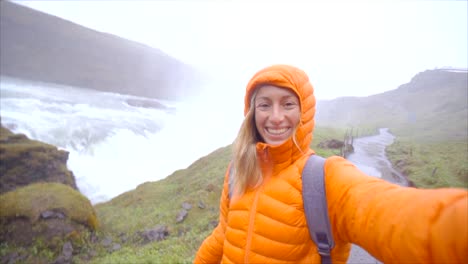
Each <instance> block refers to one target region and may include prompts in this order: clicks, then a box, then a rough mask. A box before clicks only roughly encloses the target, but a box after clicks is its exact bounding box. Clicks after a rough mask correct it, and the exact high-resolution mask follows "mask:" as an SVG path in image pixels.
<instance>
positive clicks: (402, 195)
mask: <svg viewBox="0 0 468 264" xmlns="http://www.w3.org/2000/svg"><path fill="white" fill-rule="evenodd" d="M265 83H268V84H271V85H275V86H280V87H286V88H290V89H291V90H293V91H294V92H295V93H296V94H297V95H298V97H299V99H300V102H301V112H302V115H301V124H300V126H299V128H298V130H297V132H296V137H297V139H298V143H299V145H300V147H301V149H302V151H300V150H298V149H297V148H296V147H295V145H294V143H293V142H292V140H291V139H290V140H288V141H286V142H285V143H283V144H282V145H279V146H271V145H267V144H265V143H257V154H258V159H259V161H260V163H261V167H262V172H263V177H264V180H263V183H262V185H261V186H259V187H257V188H255V189H253V190H248V191H246V193H245V194H244V195H242V196H240V197H236V196H234V197H232V198H231V199H230V198H229V197H228V192H229V191H228V183H227V178H228V177H227V176H228V171H229V170H228V171H227V172H226V177H225V181H224V188H223V193H222V195H221V202H220V219H219V224H218V226H217V227H216V228H215V229H214V231H213V233H212V234H211V235H210V236H209V237H208V238H206V239H205V241H204V242H203V244H202V245H201V247H200V249H199V251H198V253H197V255H196V257H195V261H194V262H195V263H220V262H221V263H231V262H234V263H320V256H319V254H318V252H317V247H316V246H315V244H314V243H313V242H312V240H311V238H310V235H309V231H308V229H307V223H306V219H305V214H304V207H303V202H302V181H301V174H302V169H303V167H304V165H305V162H306V160H307V157H308V156H309V155H310V154H312V153H313V151H312V150H311V149H310V147H309V146H310V143H311V140H312V131H313V127H314V114H315V98H314V95H313V88H312V85H311V84H310V83H309V80H308V77H307V75H306V74H305V73H304V72H303V71H301V70H299V69H297V68H294V67H291V66H286V65H275V66H271V67H268V68H265V69H263V70H261V71H260V72H258V73H257V74H256V75H255V76H254V77H253V78H252V79H251V81H250V82H249V84H248V85H247V92H246V96H245V112H247V110H248V109H249V107H250V105H249V103H250V102H249V99H250V95H251V93H252V91H253V90H254V89H255V88H256V87H258V85H261V84H265ZM324 170H325V182H326V187H325V188H326V195H327V201H328V211H329V216H330V222H331V226H332V232H333V236H334V239H335V243H336V245H335V247H334V249H333V250H332V261H333V263H346V260H347V259H348V256H349V250H350V246H351V244H350V243H355V244H357V245H360V246H361V247H363V248H364V249H366V250H367V251H368V252H369V253H370V254H372V255H373V256H374V257H376V258H377V259H379V260H381V261H383V262H385V263H468V257H467V255H468V253H467V252H468V229H467V226H468V192H467V191H466V190H463V189H438V190H421V189H415V188H408V187H400V186H398V185H394V184H391V183H388V182H386V181H383V180H381V179H378V178H375V177H371V176H367V175H365V174H364V173H362V172H361V171H360V170H358V169H357V168H356V167H355V166H354V165H353V164H351V163H350V162H348V161H347V160H345V159H343V158H341V157H331V158H328V159H327V161H326V163H325V168H324Z"/></svg>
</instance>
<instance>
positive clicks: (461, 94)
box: [316, 70, 468, 140]
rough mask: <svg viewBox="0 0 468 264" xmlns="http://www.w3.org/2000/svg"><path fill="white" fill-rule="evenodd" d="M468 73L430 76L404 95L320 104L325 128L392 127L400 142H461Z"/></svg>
mask: <svg viewBox="0 0 468 264" xmlns="http://www.w3.org/2000/svg"><path fill="white" fill-rule="evenodd" d="M467 93H468V72H466V71H461V72H456V71H448V70H427V71H424V72H421V73H419V74H417V75H416V76H414V77H413V79H412V80H411V81H410V82H409V83H407V84H403V85H401V86H400V87H398V89H395V90H392V91H388V92H385V93H382V94H377V95H373V96H369V97H360V98H359V97H342V98H338V99H335V100H329V101H319V102H318V103H317V115H316V123H317V124H318V125H321V126H333V127H350V126H351V127H355V128H369V127H371V128H377V127H389V128H390V129H391V130H392V131H393V132H394V133H396V134H397V135H398V136H405V137H412V138H419V139H425V140H441V139H444V140H446V139H450V140H460V139H466V138H467V133H468V132H467V131H468V124H467V121H466V120H468V101H467V100H468V94H467Z"/></svg>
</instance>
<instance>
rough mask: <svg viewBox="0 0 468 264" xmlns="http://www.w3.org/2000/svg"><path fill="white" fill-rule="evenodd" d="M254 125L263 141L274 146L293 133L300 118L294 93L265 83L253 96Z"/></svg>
mask: <svg viewBox="0 0 468 264" xmlns="http://www.w3.org/2000/svg"><path fill="white" fill-rule="evenodd" d="M254 107H255V125H256V127H257V130H258V132H259V133H260V135H261V136H262V138H263V140H264V141H265V143H267V144H270V145H273V146H276V145H280V144H282V143H283V142H285V141H286V140H287V139H288V138H289V137H291V136H292V134H293V133H294V129H295V128H296V126H297V124H299V121H300V119H301V109H300V108H301V107H300V104H299V99H298V98H297V96H296V94H295V93H294V92H293V91H291V90H289V89H285V88H279V87H276V86H272V85H266V86H262V87H260V88H258V90H257V94H256V96H255V105H254Z"/></svg>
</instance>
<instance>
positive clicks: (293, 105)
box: [284, 102, 297, 109]
mask: <svg viewBox="0 0 468 264" xmlns="http://www.w3.org/2000/svg"><path fill="white" fill-rule="evenodd" d="M296 105H297V104H296V103H294V102H286V103H285V104H284V106H285V107H286V108H287V109H291V108H294V107H295V106H296Z"/></svg>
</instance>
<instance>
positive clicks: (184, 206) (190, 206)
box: [182, 202, 192, 210]
mask: <svg viewBox="0 0 468 264" xmlns="http://www.w3.org/2000/svg"><path fill="white" fill-rule="evenodd" d="M182 208H184V209H185V210H190V209H192V205H191V204H189V203H187V202H183V203H182Z"/></svg>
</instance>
